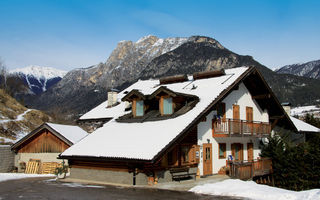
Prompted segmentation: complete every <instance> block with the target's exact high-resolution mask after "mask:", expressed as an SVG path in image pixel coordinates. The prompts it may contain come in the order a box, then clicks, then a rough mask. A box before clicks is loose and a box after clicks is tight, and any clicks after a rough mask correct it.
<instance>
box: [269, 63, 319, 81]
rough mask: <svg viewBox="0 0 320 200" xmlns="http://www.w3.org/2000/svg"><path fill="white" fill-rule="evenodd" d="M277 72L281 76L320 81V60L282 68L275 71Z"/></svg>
mask: <svg viewBox="0 0 320 200" xmlns="http://www.w3.org/2000/svg"><path fill="white" fill-rule="evenodd" d="M275 72H277V73H281V74H294V75H297V76H304V77H308V78H315V79H320V60H315V61H311V62H307V63H298V64H293V65H286V66H283V67H281V68H280V69H277V70H275Z"/></svg>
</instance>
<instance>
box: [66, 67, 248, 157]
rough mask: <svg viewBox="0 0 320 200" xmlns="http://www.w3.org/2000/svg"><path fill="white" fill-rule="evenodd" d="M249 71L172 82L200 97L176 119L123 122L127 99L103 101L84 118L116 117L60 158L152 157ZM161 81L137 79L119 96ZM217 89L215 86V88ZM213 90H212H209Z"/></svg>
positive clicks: (177, 88)
mask: <svg viewBox="0 0 320 200" xmlns="http://www.w3.org/2000/svg"><path fill="white" fill-rule="evenodd" d="M248 70H249V68H248V67H240V68H234V69H229V70H226V75H223V76H219V77H214V78H208V79H199V80H195V81H193V80H189V81H186V82H182V83H173V84H167V85H161V86H166V87H167V88H168V89H170V90H172V91H175V92H179V93H184V94H189V95H195V96H198V97H199V102H198V103H197V104H196V105H195V107H194V108H193V109H192V110H190V111H189V112H187V113H185V114H183V115H181V116H178V117H176V118H173V119H167V120H161V121H150V122H144V123H120V122H117V121H115V118H118V117H119V116H122V115H124V114H126V112H125V111H124V107H125V106H124V104H125V103H124V102H121V103H120V104H119V105H117V106H115V107H113V108H110V109H108V108H106V106H105V105H106V103H107V102H104V103H102V104H101V105H99V106H98V107H96V108H94V109H93V110H92V111H90V112H89V113H87V114H85V115H84V116H82V119H84V118H89V117H94V116H95V114H97V115H99V117H102V118H107V117H112V118H114V119H113V120H111V121H109V122H108V123H106V124H105V125H104V126H103V127H101V128H99V129H97V130H96V131H94V132H93V133H91V134H90V135H89V136H88V137H86V138H84V139H83V140H81V141H80V142H78V143H77V144H75V145H73V146H72V147H70V148H69V149H67V150H66V151H65V152H63V153H62V154H61V157H69V156H83V157H102V158H103V157H105V158H126V159H137V160H138V159H141V160H152V159H153V158H154V157H155V156H156V155H157V154H158V153H159V152H160V151H161V150H162V149H163V148H164V147H166V145H168V144H169V143H170V142H171V141H173V140H174V139H175V138H176V137H177V136H178V135H179V134H180V133H182V132H183V131H184V129H185V128H186V127H187V126H188V125H189V124H191V123H192V122H193V121H194V120H195V118H196V117H197V116H199V115H200V114H201V113H202V112H203V111H204V110H205V109H206V108H207V107H208V106H209V105H210V104H211V103H212V102H213V100H215V99H216V98H217V97H218V96H219V95H220V94H221V93H222V92H223V91H224V90H226V89H227V88H228V87H229V86H231V85H232V84H234V83H235V82H236V80H238V81H240V79H239V77H240V76H241V75H243V74H245V73H246V72H247V71H248ZM161 86H160V85H159V81H158V80H147V81H138V82H136V83H135V84H133V85H131V86H130V87H129V88H127V89H125V90H124V91H122V92H121V93H119V97H118V98H119V99H121V98H122V97H123V96H124V93H125V92H126V91H127V92H129V91H131V90H133V89H138V90H139V92H141V93H143V94H144V95H150V94H152V93H153V92H154V91H156V90H157V89H158V88H159V87H161ZM213 88H214V89H213ZM208 91H210V92H208Z"/></svg>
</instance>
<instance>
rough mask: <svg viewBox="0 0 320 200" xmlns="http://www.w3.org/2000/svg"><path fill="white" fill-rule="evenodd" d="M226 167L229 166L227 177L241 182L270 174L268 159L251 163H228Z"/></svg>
mask: <svg viewBox="0 0 320 200" xmlns="http://www.w3.org/2000/svg"><path fill="white" fill-rule="evenodd" d="M228 165H229V166H230V173H229V175H230V176H231V177H232V178H238V179H242V180H247V179H250V178H253V177H255V176H263V175H267V174H271V173H272V161H271V159H270V158H262V159H258V160H252V161H228Z"/></svg>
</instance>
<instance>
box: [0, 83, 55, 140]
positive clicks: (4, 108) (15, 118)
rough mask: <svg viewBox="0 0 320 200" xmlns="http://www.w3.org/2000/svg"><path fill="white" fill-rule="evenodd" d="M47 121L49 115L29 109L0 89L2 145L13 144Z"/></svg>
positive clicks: (0, 134)
mask: <svg viewBox="0 0 320 200" xmlns="http://www.w3.org/2000/svg"><path fill="white" fill-rule="evenodd" d="M47 121H49V116H48V115H46V114H44V113H43V112H41V111H38V110H34V109H27V108H26V107H24V106H22V105H21V104H20V103H19V102H17V101H16V100H15V99H14V98H12V97H11V96H9V95H8V94H7V93H6V92H5V91H4V90H2V89H0V144H3V143H13V142H15V141H16V140H18V139H20V138H22V137H23V136H25V135H26V134H28V133H29V132H30V131H32V130H33V129H35V128H36V127H37V126H39V125H41V124H42V123H44V122H47Z"/></svg>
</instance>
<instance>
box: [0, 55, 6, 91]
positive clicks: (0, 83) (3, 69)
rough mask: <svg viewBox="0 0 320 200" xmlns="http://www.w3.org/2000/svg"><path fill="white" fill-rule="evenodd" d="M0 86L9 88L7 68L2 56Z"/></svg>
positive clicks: (0, 60)
mask: <svg viewBox="0 0 320 200" xmlns="http://www.w3.org/2000/svg"><path fill="white" fill-rule="evenodd" d="M0 86H1V87H2V88H3V89H6V88H7V69H6V66H5V65H4V62H3V61H2V59H1V57H0Z"/></svg>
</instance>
